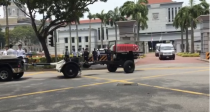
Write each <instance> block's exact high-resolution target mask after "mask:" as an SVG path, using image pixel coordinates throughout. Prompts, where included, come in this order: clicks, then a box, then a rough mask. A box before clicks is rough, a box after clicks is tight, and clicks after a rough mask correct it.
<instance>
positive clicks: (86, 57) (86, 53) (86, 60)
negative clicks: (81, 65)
mask: <svg viewBox="0 0 210 112" xmlns="http://www.w3.org/2000/svg"><path fill="white" fill-rule="evenodd" d="M88 59H89V52H88V49H87V48H86V49H85V51H84V60H85V62H88Z"/></svg>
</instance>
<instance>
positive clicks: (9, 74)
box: [0, 56, 24, 81]
mask: <svg viewBox="0 0 210 112" xmlns="http://www.w3.org/2000/svg"><path fill="white" fill-rule="evenodd" d="M23 74H24V61H23V59H22V58H17V57H16V56H0V81H10V80H12V79H20V78H21V77H22V76H23Z"/></svg>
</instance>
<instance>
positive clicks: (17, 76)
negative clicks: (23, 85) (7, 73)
mask: <svg viewBox="0 0 210 112" xmlns="http://www.w3.org/2000/svg"><path fill="white" fill-rule="evenodd" d="M23 74H24V72H22V73H19V74H14V75H13V79H20V78H21V77H23Z"/></svg>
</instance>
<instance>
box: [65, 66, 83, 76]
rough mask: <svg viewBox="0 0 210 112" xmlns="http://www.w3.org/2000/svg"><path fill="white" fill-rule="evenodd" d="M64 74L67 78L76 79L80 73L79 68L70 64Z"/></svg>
mask: <svg viewBox="0 0 210 112" xmlns="http://www.w3.org/2000/svg"><path fill="white" fill-rule="evenodd" d="M62 72H63V75H64V77H66V78H75V77H77V75H78V73H79V68H78V67H77V66H75V65H73V64H69V65H66V66H65V68H64V69H63V71H62Z"/></svg>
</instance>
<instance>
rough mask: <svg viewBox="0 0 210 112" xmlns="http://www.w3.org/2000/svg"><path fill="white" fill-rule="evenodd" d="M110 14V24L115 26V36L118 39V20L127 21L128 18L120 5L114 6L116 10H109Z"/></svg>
mask: <svg viewBox="0 0 210 112" xmlns="http://www.w3.org/2000/svg"><path fill="white" fill-rule="evenodd" d="M108 15H109V17H110V25H111V26H113V25H114V27H115V38H116V40H117V23H116V22H117V21H125V20H127V19H126V18H125V17H124V16H123V15H122V14H121V11H120V10H119V8H118V7H116V8H114V10H110V11H108Z"/></svg>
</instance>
